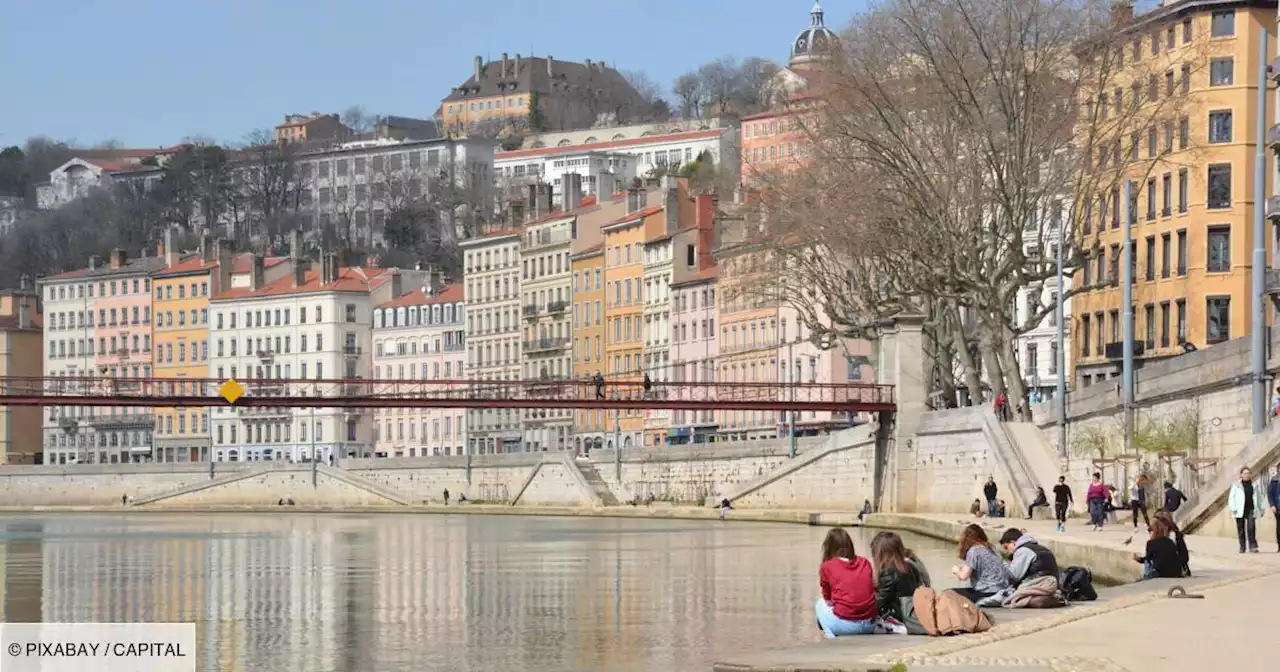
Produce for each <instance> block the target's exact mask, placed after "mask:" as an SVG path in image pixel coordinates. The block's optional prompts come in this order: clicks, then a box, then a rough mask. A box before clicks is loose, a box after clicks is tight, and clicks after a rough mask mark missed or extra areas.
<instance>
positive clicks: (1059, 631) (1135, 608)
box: [715, 514, 1280, 672]
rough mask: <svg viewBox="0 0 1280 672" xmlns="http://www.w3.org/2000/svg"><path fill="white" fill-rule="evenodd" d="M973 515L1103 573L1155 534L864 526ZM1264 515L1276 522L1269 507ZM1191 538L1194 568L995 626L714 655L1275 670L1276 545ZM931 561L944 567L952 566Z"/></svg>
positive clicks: (840, 669)
mask: <svg viewBox="0 0 1280 672" xmlns="http://www.w3.org/2000/svg"><path fill="white" fill-rule="evenodd" d="M970 522H978V523H979V524H982V525H983V527H985V528H987V529H988V530H989V532H988V534H989V536H990V535H992V534H993V533H994V534H995V535H998V534H999V531H1002V530H1004V529H1005V528H1008V527H1018V528H1021V529H1024V530H1027V531H1028V532H1030V533H1031V534H1033V535H1035V536H1036V537H1037V538H1038V539H1040V540H1041V541H1043V542H1045V543H1046V545H1049V546H1050V547H1052V548H1053V549H1054V551H1055V552H1056V553H1058V554H1059V555H1060V556H1064V555H1065V556H1067V562H1065V563H1064V566H1065V564H1077V563H1076V562H1075V561H1076V560H1079V559H1082V558H1087V557H1093V558H1095V559H1096V560H1098V561H1099V562H1101V563H1102V564H1103V565H1105V566H1109V569H1108V568H1106V567H1104V571H1103V573H1104V574H1105V573H1110V572H1114V571H1115V570H1116V569H1119V568H1120V567H1119V566H1118V565H1116V563H1117V562H1118V561H1120V560H1125V559H1128V556H1129V555H1131V554H1133V553H1134V552H1139V553H1141V552H1142V550H1143V548H1144V546H1145V544H1146V538H1147V537H1146V530H1145V527H1143V528H1141V529H1140V530H1139V531H1138V532H1136V533H1135V532H1134V530H1133V527H1132V525H1131V524H1127V523H1125V522H1121V523H1119V524H1114V525H1111V526H1109V527H1108V528H1107V529H1106V530H1104V531H1101V532H1092V531H1091V528H1090V527H1089V526H1088V525H1087V524H1084V523H1080V522H1074V521H1073V522H1070V523H1069V524H1068V526H1067V531H1066V532H1057V531H1056V530H1055V526H1054V523H1053V522H1052V521H1043V520H1036V521H1029V520H1024V519H1019V518H1004V519H996V520H991V519H979V520H978V521H973V520H970V519H967V518H966V517H963V516H956V515H952V516H948V515H895V514H885V515H877V516H873V517H872V518H871V519H869V520H868V525H869V526H873V527H879V526H884V527H890V528H894V529H900V530H909V531H913V532H919V533H923V534H929V535H930V536H942V535H941V534H939V532H940V531H941V530H945V529H947V528H948V526H949V527H950V528H951V529H954V530H956V531H958V530H959V528H960V527H961V525H963V524H968V523H970ZM1260 522H1262V523H1263V524H1272V523H1273V521H1272V520H1271V519H1270V518H1267V519H1264V520H1263V521H1260ZM1126 542H1128V543H1126ZM1187 545H1188V547H1189V549H1190V551H1191V570H1192V573H1193V574H1194V575H1195V576H1194V577H1193V578H1191V579H1186V580H1176V581H1175V580H1169V579H1160V580H1155V581H1146V582H1138V583H1129V584H1126V585H1119V586H1115V587H1108V588H1102V587H1099V599H1098V601H1096V602H1084V603H1078V604H1074V605H1070V606H1068V607H1065V608H1062V609H1053V610H993V611H992V614H993V616H994V620H995V622H996V627H995V628H993V629H992V630H991V631H990V632H987V633H982V634H977V635H963V636H959V637H946V638H925V637H904V636H895V635H880V636H869V637H845V638H840V639H836V640H832V641H823V642H818V643H809V644H802V645H797V646H795V647H789V648H786V649H779V650H775V651H761V652H754V653H753V652H747V653H744V654H742V655H739V656H734V657H732V658H729V659H726V660H723V661H721V662H719V663H717V664H716V666H715V671H716V672H748V671H749V672H798V671H800V670H803V671H805V672H846V671H848V672H853V671H858V672H862V671H868V670H885V671H888V670H891V669H894V666H895V665H904V666H905V669H906V670H908V671H909V672H915V671H917V670H930V669H940V670H941V669H946V670H953V671H955V670H985V669H992V668H998V669H1005V670H1054V671H1058V672H1074V671H1077V670H1078V671H1080V672H1085V671H1088V672H1168V671H1169V670H1178V671H1182V670H1241V671H1245V670H1259V671H1261V670H1271V669H1275V666H1276V661H1275V658H1274V655H1275V654H1274V653H1273V652H1272V651H1271V649H1272V648H1273V642H1274V641H1275V636H1276V628H1277V626H1278V625H1280V615H1277V612H1276V607H1275V600H1276V599H1277V598H1276V596H1280V554H1277V553H1276V549H1275V548H1274V547H1271V548H1264V549H1262V552H1261V553H1256V554H1253V553H1250V554H1244V555H1241V554H1239V553H1238V549H1237V547H1236V542H1235V540H1234V539H1224V538H1220V537H1202V536H1198V535H1192V536H1188V537H1187ZM957 561H958V560H957ZM1128 561H1129V562H1132V560H1131V559H1128ZM1084 564H1090V563H1089V562H1087V561H1086V562H1085V563H1084ZM1133 566H1134V567H1135V568H1136V567H1137V564H1136V563H1133ZM930 570H931V572H933V573H935V574H941V573H943V572H946V571H948V568H930ZM1095 572H1097V570H1095ZM1136 573H1138V574H1140V570H1137V572H1136ZM1175 585H1180V586H1183V587H1185V588H1186V590H1187V592H1188V593H1191V594H1200V595H1204V598H1203V599H1170V598H1169V597H1167V593H1168V590H1169V588H1171V587H1172V586H1175ZM815 590H816V588H815ZM795 608H797V609H800V608H808V605H807V604H806V605H797V606H796V607H795ZM897 669H903V668H901V667H899V668H897Z"/></svg>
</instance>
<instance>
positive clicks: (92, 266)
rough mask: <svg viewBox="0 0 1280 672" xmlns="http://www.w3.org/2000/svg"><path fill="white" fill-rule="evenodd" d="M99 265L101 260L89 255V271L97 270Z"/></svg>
mask: <svg viewBox="0 0 1280 672" xmlns="http://www.w3.org/2000/svg"><path fill="white" fill-rule="evenodd" d="M101 263H102V259H100V258H99V257H98V255H96V254H93V255H89V270H91V271H96V270H98V264H101Z"/></svg>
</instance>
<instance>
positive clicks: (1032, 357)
mask: <svg viewBox="0 0 1280 672" xmlns="http://www.w3.org/2000/svg"><path fill="white" fill-rule="evenodd" d="M1039 364H1040V352H1039V348H1038V347H1037V344H1036V343H1035V341H1032V342H1030V343H1027V368H1028V369H1030V370H1031V371H1032V375H1037V370H1038V369H1039V368H1040V367H1039Z"/></svg>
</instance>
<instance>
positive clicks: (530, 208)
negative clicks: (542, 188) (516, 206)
mask: <svg viewBox="0 0 1280 672" xmlns="http://www.w3.org/2000/svg"><path fill="white" fill-rule="evenodd" d="M524 216H525V219H526V220H531V219H536V218H537V217H538V184H537V183H536V182H535V183H534V184H530V185H526V187H525V198H524Z"/></svg>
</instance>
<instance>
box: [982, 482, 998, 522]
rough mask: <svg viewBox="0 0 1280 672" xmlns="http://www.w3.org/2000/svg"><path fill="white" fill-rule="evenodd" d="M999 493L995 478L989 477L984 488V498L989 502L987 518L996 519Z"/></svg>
mask: <svg viewBox="0 0 1280 672" xmlns="http://www.w3.org/2000/svg"><path fill="white" fill-rule="evenodd" d="M999 493H1000V488H998V487H996V478H995V476H987V482H986V484H984V485H983V486H982V496H983V497H985V498H986V500H987V516H988V517H990V518H995V517H996V495H998V494H999Z"/></svg>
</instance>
